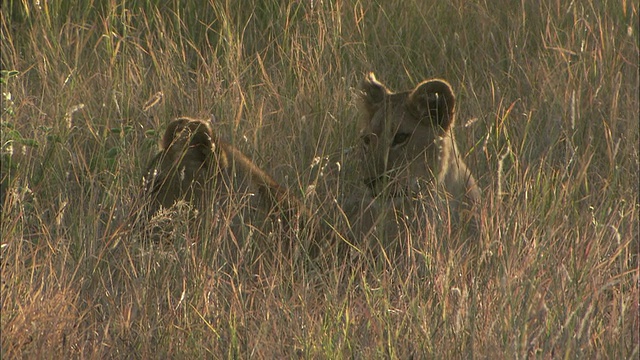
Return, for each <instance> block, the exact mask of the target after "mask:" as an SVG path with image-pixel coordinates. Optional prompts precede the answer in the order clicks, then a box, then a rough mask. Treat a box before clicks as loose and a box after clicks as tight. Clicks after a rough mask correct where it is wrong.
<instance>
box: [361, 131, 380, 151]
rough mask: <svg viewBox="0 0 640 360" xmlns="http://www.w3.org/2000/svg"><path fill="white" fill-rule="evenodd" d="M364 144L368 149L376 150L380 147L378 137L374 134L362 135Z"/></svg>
mask: <svg viewBox="0 0 640 360" xmlns="http://www.w3.org/2000/svg"><path fill="white" fill-rule="evenodd" d="M362 143H363V144H364V147H365V148H367V149H372V148H375V147H376V146H377V145H378V136H376V134H374V133H369V134H364V135H362Z"/></svg>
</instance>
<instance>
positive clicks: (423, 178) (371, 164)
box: [351, 73, 480, 234]
mask: <svg viewBox="0 0 640 360" xmlns="http://www.w3.org/2000/svg"><path fill="white" fill-rule="evenodd" d="M360 90H361V92H360V98H359V107H360V110H361V112H362V113H363V118H364V123H363V125H364V126H363V128H362V133H361V134H362V135H361V140H362V143H361V148H360V149H359V150H360V154H359V159H360V170H361V172H362V174H364V176H363V177H362V180H363V181H364V184H365V186H366V187H367V193H368V194H367V195H365V196H364V200H360V201H359V204H357V205H356V207H357V209H355V211H354V210H353V209H352V210H351V212H352V213H354V212H355V215H354V216H353V218H355V221H354V223H355V224H356V227H357V228H358V230H359V231H360V232H363V233H365V234H367V233H370V232H371V231H372V229H374V228H376V227H380V226H384V227H388V225H389V223H390V222H397V221H398V219H401V218H404V219H407V218H412V217H413V218H416V217H425V216H427V217H428V219H429V220H432V221H433V220H434V218H435V219H438V218H439V219H444V218H446V219H450V220H453V222H454V223H460V222H467V221H470V222H472V223H474V222H475V220H474V218H475V216H473V215H472V214H473V211H474V207H475V206H476V204H477V202H478V201H479V200H480V189H479V187H478V186H477V184H476V181H475V179H474V178H473V176H472V175H471V171H470V170H469V169H468V168H467V166H466V165H465V163H464V162H463V160H462V157H461V155H460V153H459V151H458V149H457V147H456V143H455V140H454V137H453V133H452V128H453V124H454V106H455V96H454V94H453V90H452V89H451V86H450V85H449V84H448V83H447V82H446V81H444V80H438V79H434V80H427V81H423V82H421V83H420V84H418V85H417V86H416V87H415V88H414V89H413V90H410V91H403V92H393V91H391V90H389V89H388V88H387V87H386V86H385V85H383V84H382V83H380V82H379V81H378V80H376V78H375V76H374V74H373V73H369V74H367V75H366V76H365V78H364V80H363V81H362V82H361V84H360ZM352 207H353V205H352ZM410 212H413V214H410ZM416 212H417V213H416ZM434 213H435V214H434ZM434 215H435V216H434ZM394 225H398V224H394ZM402 226H403V225H399V226H396V227H402ZM473 226H474V227H476V226H477V224H473ZM392 232H394V233H395V232H397V231H392Z"/></svg>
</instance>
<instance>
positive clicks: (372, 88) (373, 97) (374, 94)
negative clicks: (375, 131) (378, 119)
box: [358, 72, 389, 118]
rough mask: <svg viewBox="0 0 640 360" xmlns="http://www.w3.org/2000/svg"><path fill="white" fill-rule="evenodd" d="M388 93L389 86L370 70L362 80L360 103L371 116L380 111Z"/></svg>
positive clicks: (361, 107)
mask: <svg viewBox="0 0 640 360" xmlns="http://www.w3.org/2000/svg"><path fill="white" fill-rule="evenodd" d="M387 94H389V90H388V89H387V87H386V86H384V85H383V84H382V83H380V82H379V81H378V80H377V79H376V76H375V75H374V74H373V73H372V72H370V73H368V74H367V75H366V76H365V77H364V79H362V81H361V82H360V99H359V101H358V105H359V107H360V109H361V110H362V111H365V112H366V113H367V116H369V118H371V117H373V114H375V113H376V111H378V109H379V108H380V106H381V105H382V103H383V101H384V98H385V96H386V95H387Z"/></svg>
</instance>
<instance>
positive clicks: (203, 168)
mask: <svg viewBox="0 0 640 360" xmlns="http://www.w3.org/2000/svg"><path fill="white" fill-rule="evenodd" d="M227 166H228V159H227V155H226V153H225V152H224V151H223V149H222V148H221V147H220V146H218V144H217V139H216V138H215V136H214V134H213V131H212V129H211V126H210V125H209V123H208V122H206V121H203V120H197V119H190V118H178V119H176V120H173V121H172V122H171V123H169V126H168V127H167V129H166V131H165V133H164V136H163V138H162V140H161V142H160V152H159V153H158V154H157V155H156V156H155V158H154V159H153V160H152V161H151V165H150V166H149V168H148V170H147V171H146V173H145V190H146V191H147V193H148V194H149V195H150V196H151V200H150V201H151V202H150V209H149V215H153V214H155V213H156V211H157V210H158V209H159V208H160V207H163V208H169V207H171V206H172V205H173V204H174V203H176V201H179V200H185V201H186V202H190V203H201V202H203V201H207V200H211V199H210V196H209V193H210V192H211V190H213V189H214V188H215V182H216V181H219V180H220V176H221V175H222V172H223V170H224V169H226V168H227Z"/></svg>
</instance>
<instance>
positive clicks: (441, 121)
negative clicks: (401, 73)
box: [407, 80, 455, 131]
mask: <svg viewBox="0 0 640 360" xmlns="http://www.w3.org/2000/svg"><path fill="white" fill-rule="evenodd" d="M454 105H455V96H454V95H453V90H452V89H451V85H449V83H447V82H446V81H444V80H428V81H424V82H422V83H420V84H418V86H416V88H415V89H414V90H413V91H412V92H411V94H410V95H409V99H408V100H407V106H408V107H409V109H410V110H411V111H412V112H413V113H414V114H415V115H416V116H418V117H419V118H420V120H421V121H426V122H427V123H429V124H431V125H436V126H439V127H440V128H442V130H444V131H447V130H449V129H450V128H451V126H452V125H453V107H454Z"/></svg>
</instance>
